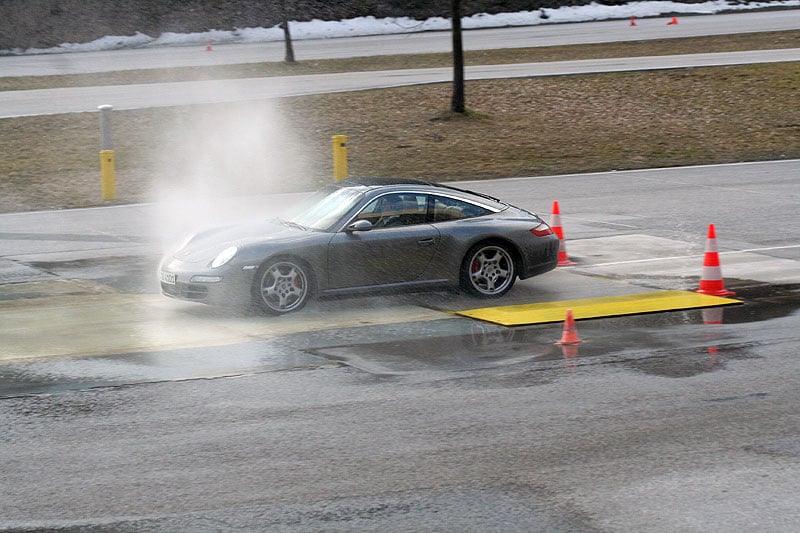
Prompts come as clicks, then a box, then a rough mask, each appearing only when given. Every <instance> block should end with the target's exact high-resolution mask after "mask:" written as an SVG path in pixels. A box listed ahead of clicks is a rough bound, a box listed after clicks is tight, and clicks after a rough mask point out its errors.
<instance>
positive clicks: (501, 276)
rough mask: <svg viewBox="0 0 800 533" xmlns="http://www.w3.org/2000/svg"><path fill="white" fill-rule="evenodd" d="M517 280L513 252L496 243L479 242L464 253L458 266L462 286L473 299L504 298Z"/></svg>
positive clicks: (505, 246) (506, 246)
mask: <svg viewBox="0 0 800 533" xmlns="http://www.w3.org/2000/svg"><path fill="white" fill-rule="evenodd" d="M516 279H517V265H516V261H515V260H514V253H513V252H512V251H511V249H510V248H509V247H508V245H505V244H501V243H498V242H492V241H487V242H482V243H478V244H476V245H475V246H473V247H472V248H470V250H469V251H468V252H467V254H466V255H465V256H464V261H463V262H462V264H461V287H462V288H463V289H464V290H466V291H467V292H469V293H470V294H474V295H476V296H481V297H485V298H497V297H500V296H503V295H504V294H506V293H507V292H508V291H510V290H511V287H513V286H514V282H515V281H516Z"/></svg>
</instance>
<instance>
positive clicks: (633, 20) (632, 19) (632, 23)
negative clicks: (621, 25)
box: [631, 17, 636, 26]
mask: <svg viewBox="0 0 800 533" xmlns="http://www.w3.org/2000/svg"><path fill="white" fill-rule="evenodd" d="M631 26H636V17H631Z"/></svg>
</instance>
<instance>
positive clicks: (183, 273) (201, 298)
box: [159, 259, 255, 305]
mask: <svg viewBox="0 0 800 533" xmlns="http://www.w3.org/2000/svg"><path fill="white" fill-rule="evenodd" d="M254 274H255V269H254V268H253V267H245V268H244V269H243V267H241V266H236V265H226V266H225V267H224V268H220V269H213V270H211V269H198V268H197V265H196V264H193V263H185V262H183V261H180V260H178V259H171V260H168V261H165V262H163V263H162V264H161V266H160V267H159V277H160V283H161V293H162V294H163V295H164V296H169V297H170V298H177V299H180V300H186V301H190V302H199V303H204V304H211V305H242V304H247V303H249V302H250V301H251V300H252V296H251V290H250V289H251V287H252V283H253V276H254Z"/></svg>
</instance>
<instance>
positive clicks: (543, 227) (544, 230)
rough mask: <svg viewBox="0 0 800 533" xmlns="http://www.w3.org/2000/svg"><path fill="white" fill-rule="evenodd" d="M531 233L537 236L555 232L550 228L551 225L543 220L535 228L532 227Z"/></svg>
mask: <svg viewBox="0 0 800 533" xmlns="http://www.w3.org/2000/svg"><path fill="white" fill-rule="evenodd" d="M531 233H533V234H534V235H536V236H537V237H547V236H548V235H552V234H553V230H552V229H550V226H548V225H547V224H545V223H544V222H542V223H541V224H539V225H538V226H536V227H535V228H533V229H531Z"/></svg>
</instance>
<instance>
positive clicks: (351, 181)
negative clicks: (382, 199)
mask: <svg viewBox="0 0 800 533" xmlns="http://www.w3.org/2000/svg"><path fill="white" fill-rule="evenodd" d="M335 185H336V186H337V187H365V188H368V189H377V188H381V187H398V186H399V187H402V186H404V185H406V186H408V185H412V186H417V187H420V186H421V187H432V188H435V189H440V190H442V191H455V192H458V193H461V194H467V195H470V196H473V197H474V196H478V197H481V198H484V199H487V200H492V201H494V202H497V203H499V204H503V205H506V203H505V202H503V201H502V200H499V199H497V198H495V197H493V196H489V195H488V194H483V193H479V192H475V191H470V190H467V189H460V188H458V187H453V186H450V185H445V184H442V183H434V182H431V181H424V180H418V179H414V178H377V177H370V178H360V177H355V178H347V179H344V180H341V181H337V182H336V183H335Z"/></svg>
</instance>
